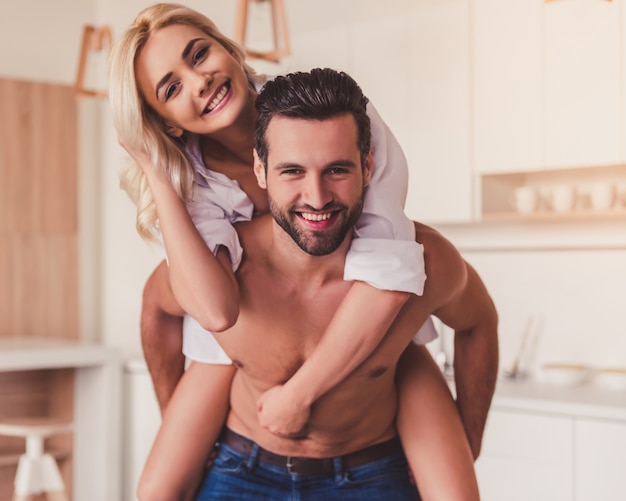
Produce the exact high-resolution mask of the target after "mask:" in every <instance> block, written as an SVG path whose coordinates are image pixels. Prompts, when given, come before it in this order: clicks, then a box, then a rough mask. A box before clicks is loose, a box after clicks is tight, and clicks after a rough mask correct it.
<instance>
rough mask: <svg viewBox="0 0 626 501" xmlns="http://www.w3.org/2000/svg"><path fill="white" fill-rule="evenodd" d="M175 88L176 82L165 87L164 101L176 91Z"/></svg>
mask: <svg viewBox="0 0 626 501" xmlns="http://www.w3.org/2000/svg"><path fill="white" fill-rule="evenodd" d="M176 89H178V83H174V84H172V85H170V86H168V87H167V89H166V90H165V100H166V101H167V100H168V99H169V98H171V97H172V96H173V95H174V94H175V93H176Z"/></svg>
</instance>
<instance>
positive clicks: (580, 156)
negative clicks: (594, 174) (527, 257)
mask: <svg viewBox="0 0 626 501" xmlns="http://www.w3.org/2000/svg"><path fill="white" fill-rule="evenodd" d="M622 3H623V2H622V0H616V1H613V2H596V1H578V2H572V1H570V2H548V3H546V2H545V1H544V0H500V1H497V0H475V2H474V3H473V12H472V15H473V20H474V21H473V29H472V40H473V47H474V52H473V70H474V77H473V84H474V89H473V106H474V119H473V128H474V130H473V133H474V155H473V161H474V168H475V171H476V172H477V173H479V174H480V173H510V172H524V171H536V170H542V169H545V168H568V167H586V166H594V165H616V164H619V163H621V162H622V161H623V149H624V148H623V145H624V133H623V126H622V121H623V119H624V112H625V110H624V106H623V104H622V103H623V100H624V99H623V97H624V89H623V85H622V72H623V65H624V62H625V58H624V51H625V47H624V45H623V42H622V37H621V30H622V29H623V24H624V21H623V19H622Z"/></svg>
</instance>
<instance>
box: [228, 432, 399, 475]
mask: <svg viewBox="0 0 626 501" xmlns="http://www.w3.org/2000/svg"><path fill="white" fill-rule="evenodd" d="M220 443H222V444H225V445H227V446H228V447H230V448H231V449H233V450H235V451H236V452H238V453H240V454H246V455H248V454H250V453H251V452H252V449H253V447H254V445H255V443H254V442H253V441H252V440H250V439H248V438H246V437H243V436H241V435H239V434H238V433H235V432H234V431H232V430H230V429H228V428H224V431H223V432H222V435H221V437H220ZM401 451H402V445H401V444H400V439H399V438H398V437H395V438H392V439H391V440H387V441H386V442H380V443H378V444H374V445H371V446H369V447H366V448H365V449H361V450H358V451H355V452H351V453H350V454H346V455H344V456H340V457H339V458H340V459H341V466H342V468H343V469H344V470H345V469H349V468H354V467H356V466H361V465H364V464H366V463H369V462H371V461H376V460H378V459H382V458H385V457H387V456H391V455H393V454H396V453H398V452H401ZM256 460H257V462H259V463H265V464H268V465H272V466H278V467H281V468H285V469H286V470H287V471H288V472H289V473H295V474H298V475H310V476H324V475H333V474H334V473H335V466H334V464H335V458H307V457H296V456H281V455H280V454H274V453H273V452H270V451H268V450H265V449H263V448H261V447H259V449H258V452H257V456H256Z"/></svg>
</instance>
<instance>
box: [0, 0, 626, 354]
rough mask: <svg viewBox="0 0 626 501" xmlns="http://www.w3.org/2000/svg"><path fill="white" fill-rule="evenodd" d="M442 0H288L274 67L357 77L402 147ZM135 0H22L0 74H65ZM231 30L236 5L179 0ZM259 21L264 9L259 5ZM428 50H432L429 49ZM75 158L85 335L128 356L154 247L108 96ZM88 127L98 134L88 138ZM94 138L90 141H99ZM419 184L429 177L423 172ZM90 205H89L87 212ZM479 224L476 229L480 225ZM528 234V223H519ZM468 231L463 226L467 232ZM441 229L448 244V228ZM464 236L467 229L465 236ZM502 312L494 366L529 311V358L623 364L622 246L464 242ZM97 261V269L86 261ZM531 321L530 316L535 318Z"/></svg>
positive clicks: (13, 7)
mask: <svg viewBox="0 0 626 501" xmlns="http://www.w3.org/2000/svg"><path fill="white" fill-rule="evenodd" d="M446 2H447V0H436V1H435V0H419V1H416V0H387V1H386V2H377V1H374V0H369V1H365V0H318V1H316V2H301V1H298V0H287V1H286V7H287V15H288V17H289V22H290V29H291V35H292V46H293V50H294V56H293V57H292V59H291V60H290V61H289V62H288V63H286V64H284V65H283V66H282V67H281V68H279V69H280V70H286V69H307V68H310V67H313V66H331V67H334V68H338V69H344V70H347V71H348V72H350V73H351V74H352V75H353V76H354V77H355V78H356V79H357V80H358V81H359V83H360V84H361V85H362V87H363V89H364V90H365V92H366V93H367V94H368V95H369V97H370V98H371V99H372V101H373V102H374V103H375V104H376V106H377V108H378V109H379V111H380V112H381V114H382V115H383V117H384V118H385V119H386V120H387V122H388V123H389V125H390V126H391V127H392V129H393V130H394V131H395V132H396V135H397V137H398V138H399V140H400V141H401V143H403V144H404V145H405V148H407V149H410V148H411V147H412V145H411V144H410V140H411V116H410V115H409V112H408V109H409V107H407V106H404V104H405V103H407V102H409V101H410V98H411V88H410V86H409V84H408V83H407V82H408V80H407V74H408V71H409V70H408V67H409V66H410V64H411V61H410V60H409V59H408V58H407V54H406V52H405V51H404V50H403V49H404V45H405V42H406V41H407V40H408V39H409V38H410V35H411V33H410V26H411V15H412V12H413V11H414V9H416V8H420V6H424V5H429V6H433V5H437V6H441V5H442V4H446ZM150 3H152V2H147V1H140V0H124V1H122V0H22V1H20V2H11V3H10V4H7V5H5V6H4V8H3V15H2V16H1V17H0V43H2V47H3V50H2V52H1V53H0V74H1V75H3V76H12V77H19V78H32V79H37V80H49V81H55V82H64V83H72V82H73V79H74V76H75V70H76V63H77V60H78V52H79V44H80V36H81V30H82V25H83V24H85V23H94V24H109V25H110V26H111V28H112V31H113V36H114V38H115V36H116V34H119V32H120V31H121V30H122V29H124V27H125V26H127V25H128V24H129V23H130V22H131V21H132V19H133V17H134V16H135V15H136V13H137V12H138V11H139V9H141V8H142V7H144V6H146V5H148V4H150ZM186 3H187V4H188V5H189V6H191V7H194V8H197V9H199V10H201V11H203V12H205V13H206V14H208V15H209V16H210V17H212V18H213V19H214V20H215V21H216V23H217V24H218V26H220V27H221V28H222V29H223V30H224V31H225V32H226V33H232V25H233V20H234V14H235V2H223V1H217V0H202V1H199V0H193V1H192V0H187V1H186ZM256 15H257V16H259V17H258V18H259V19H261V18H262V16H263V14H262V13H260V14H256ZM433 50H435V48H433ZM83 108H84V109H86V112H85V115H84V116H85V118H83V122H84V123H83V124H82V134H83V135H84V136H85V137H84V138H83V139H81V141H82V143H83V149H82V152H81V158H83V159H84V161H83V164H84V165H83V166H82V167H81V168H82V169H83V172H84V178H83V181H82V182H83V183H86V185H87V188H86V189H85V193H87V194H88V196H87V195H85V194H84V195H83V196H84V197H85V198H87V200H85V202H84V203H85V204H91V206H92V207H93V206H95V207H96V208H97V210H95V211H93V212H94V213H93V214H91V215H89V216H88V221H91V222H92V223H93V224H95V225H96V227H97V231H96V232H93V234H92V238H91V239H90V241H91V242H96V244H95V245H92V252H90V256H92V257H93V259H91V260H90V261H88V263H87V266H88V267H89V266H91V272H92V275H91V276H92V277H93V279H90V280H89V283H91V284H92V286H93V289H92V290H88V291H87V292H88V294H87V296H89V297H93V298H94V300H93V301H92V303H93V304H92V308H91V309H89V319H87V320H86V322H85V323H84V325H86V326H89V329H88V330H89V332H86V333H85V336H86V337H99V338H101V339H102V340H103V341H105V342H106V343H107V344H110V345H114V346H117V347H119V348H120V349H121V350H122V352H123V353H124V354H125V355H126V356H128V357H131V356H135V355H139V354H140V345H139V329H138V325H139V311H140V302H141V291H142V287H143V284H144V282H145V279H146V278H147V276H148V274H149V273H150V271H151V270H152V268H153V267H154V265H155V264H156V263H157V262H158V261H159V259H160V252H159V251H158V250H156V249H153V248H151V247H150V246H148V245H147V244H145V243H143V242H142V241H141V240H140V239H139V237H138V236H137V235H136V233H135V230H134V208H133V207H132V205H131V203H130V202H129V201H128V199H127V197H126V195H125V194H124V193H123V192H122V191H121V190H120V189H119V187H118V173H119V171H120V169H121V168H122V167H123V165H124V162H125V157H124V154H123V152H122V150H121V149H120V148H119V147H118V145H117V143H116V139H115V134H114V131H113V128H112V125H111V122H110V116H109V112H108V108H107V106H106V103H104V102H95V101H92V102H90V103H85V105H84V106H83ZM90 130H91V131H94V132H93V134H97V138H99V141H94V140H93V137H87V136H88V131H90ZM98 143H99V144H98ZM422 182H423V183H424V184H425V185H427V184H428V179H423V180H422ZM92 210H93V209H92ZM477 231H478V230H477ZM520 231H522V232H528V233H529V234H530V232H532V231H533V229H532V227H531V226H529V227H527V228H524V229H521V230H520ZM466 233H467V232H466ZM447 235H448V236H449V237H450V238H451V239H452V240H453V241H455V239H456V234H455V232H454V231H450V232H449V233H447ZM464 238H467V235H466V236H465V237H464ZM465 255H466V257H467V258H468V260H469V261H470V262H472V263H473V264H474V265H475V266H476V267H477V268H478V270H479V271H480V272H481V274H482V275H483V277H484V279H485V281H486V282H487V284H488V286H489V288H490V290H491V292H492V294H493V296H494V299H495V300H496V303H497V305H498V307H499V310H500V314H501V326H502V329H501V338H502V354H503V364H507V363H509V361H510V360H511V358H512V354H513V352H514V350H515V348H516V347H517V345H518V342H519V340H518V336H519V334H520V332H521V330H522V329H523V326H524V323H525V321H526V318H527V316H528V315H530V314H532V315H533V316H535V317H536V318H537V320H538V322H539V321H541V322H543V323H542V324H540V325H542V326H543V327H541V329H542V337H541V342H540V345H539V348H540V350H541V351H540V352H539V354H538V357H537V360H548V359H560V360H563V361H565V360H568V361H581V362H589V363H594V364H604V363H612V364H620V365H624V364H626V355H624V354H626V349H625V348H626V347H625V346H624V342H625V341H624V339H625V338H626V336H624V334H625V333H624V330H625V329H626V327H624V325H623V323H622V322H623V320H622V317H621V315H620V310H621V309H623V306H624V305H625V303H626V301H625V300H624V299H623V297H624V292H623V287H622V284H623V283H625V282H626V253H625V251H624V250H598V251H517V252H515V251H506V252H501V251H490V250H483V251H475V250H473V251H468V252H466V253H465ZM97 263H99V265H98V266H97V268H96V264H97ZM93 268H96V269H93ZM538 325H539V324H538Z"/></svg>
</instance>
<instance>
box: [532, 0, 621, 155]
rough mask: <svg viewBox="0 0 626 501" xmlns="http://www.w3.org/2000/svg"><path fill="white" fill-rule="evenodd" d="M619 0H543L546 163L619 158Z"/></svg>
mask: <svg viewBox="0 0 626 501" xmlns="http://www.w3.org/2000/svg"><path fill="white" fill-rule="evenodd" d="M621 4H622V0H615V1H611V2H607V1H592V0H588V1H583V0H580V1H568V2H551V3H547V4H545V7H544V17H545V55H544V58H545V59H544V77H545V96H544V97H545V112H544V116H545V119H544V120H545V122H544V125H545V158H544V163H545V165H546V166H547V167H568V166H592V165H603V164H617V163H620V161H621V158H622V153H621V141H622V122H621V120H622V106H621V102H622V95H623V89H622V87H623V84H622V78H621V71H622V67H621V65H622V56H621V48H622V42H621V8H622V5H621Z"/></svg>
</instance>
